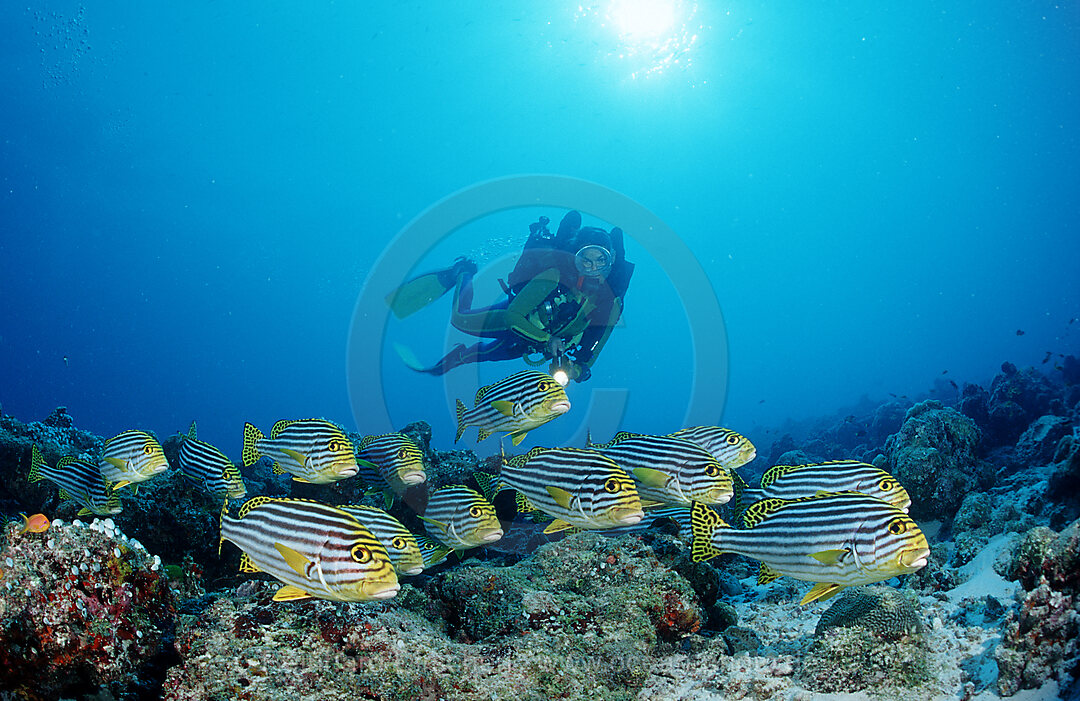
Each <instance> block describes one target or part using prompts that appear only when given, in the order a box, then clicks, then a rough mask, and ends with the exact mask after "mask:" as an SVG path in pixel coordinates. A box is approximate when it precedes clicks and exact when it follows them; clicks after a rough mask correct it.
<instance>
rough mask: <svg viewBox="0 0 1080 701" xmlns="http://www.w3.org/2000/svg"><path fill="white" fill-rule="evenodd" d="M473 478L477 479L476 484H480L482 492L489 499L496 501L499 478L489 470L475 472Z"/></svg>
mask: <svg viewBox="0 0 1080 701" xmlns="http://www.w3.org/2000/svg"><path fill="white" fill-rule="evenodd" d="M473 479H474V480H476V484H478V485H479V486H480V493H481V494H483V495H484V498H485V499H487V500H488V501H494V500H495V494H496V493H497V492H496V485H497V484H498V478H496V477H495V475H492V474H488V473H487V472H474V473H473Z"/></svg>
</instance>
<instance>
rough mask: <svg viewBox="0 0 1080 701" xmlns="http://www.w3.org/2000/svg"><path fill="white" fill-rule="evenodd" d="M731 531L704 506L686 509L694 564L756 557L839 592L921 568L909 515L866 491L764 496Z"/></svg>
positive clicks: (923, 551) (921, 545)
mask: <svg viewBox="0 0 1080 701" xmlns="http://www.w3.org/2000/svg"><path fill="white" fill-rule="evenodd" d="M745 518H746V521H747V525H748V527H749V528H748V529H747V530H736V529H734V528H731V527H730V526H728V525H727V524H725V523H724V522H723V521H722V520H721V519H720V517H719V515H718V514H717V513H716V512H715V511H713V510H712V509H708V508H707V507H705V506H704V505H701V504H695V505H694V506H693V507H692V509H691V523H692V530H693V543H692V545H691V553H692V556H693V558H694V560H695V561H700V560H704V559H708V558H709V557H712V556H714V555H718V554H720V553H725V552H728V553H736V554H738V555H745V556H747V557H752V558H754V559H757V560H760V561H761V562H762V563H764V564H765V565H767V566H768V568H769V569H771V570H772V571H774V572H775V573H777V574H782V575H787V576H789V577H794V578H795V579H801V580H804V581H808V582H827V583H830V584H833V585H836V586H838V587H847V586H852V585H856V584H870V583H873V582H880V581H882V580H885V579H888V578H890V577H895V576H897V575H900V574H909V573H911V572H914V571H916V570H918V569H919V568H920V567H922V566H923V565H925V564H926V558H927V556H928V555H929V552H930V551H929V547H928V546H927V543H926V537H925V536H924V535H923V534H922V531H920V530H919V527H918V526H917V525H916V524H915V522H914V521H912V520H911V519H910V518H909V517H908V516H907V514H905V513H904V512H903V511H901V510H900V509H898V508H896V507H895V506H893V505H891V504H887V503H885V502H883V501H881V500H880V499H876V498H874V497H871V496H867V495H865V494H858V493H854V492H846V493H842V494H822V495H819V496H814V497H807V498H805V499H797V500H793V501H785V500H781V499H766V500H764V501H760V502H758V503H756V504H754V505H753V506H751V507H750V508H749V509H747V513H746V515H745Z"/></svg>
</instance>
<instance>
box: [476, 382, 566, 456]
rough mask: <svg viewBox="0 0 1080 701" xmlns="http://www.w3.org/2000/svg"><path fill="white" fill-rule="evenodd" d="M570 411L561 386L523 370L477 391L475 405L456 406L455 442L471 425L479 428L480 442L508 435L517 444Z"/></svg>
mask: <svg viewBox="0 0 1080 701" xmlns="http://www.w3.org/2000/svg"><path fill="white" fill-rule="evenodd" d="M569 410H570V400H569V399H568V398H567V396H566V391H565V390H563V388H562V385H560V384H559V383H558V382H556V381H555V378H553V377H552V376H551V375H549V374H547V373H546V372H540V371H539V370H523V371H521V372H517V373H514V374H513V375H510V376H509V377H506V378H503V379H502V380H499V381H498V382H495V383H493V384H490V385H487V386H486V387H481V388H480V389H479V390H477V392H476V397H475V400H474V406H473V408H472V409H466V407H465V404H464V403H463V402H462V401H461V400H458V403H457V424H458V431H457V437H456V438H455V439H454V442H455V443H456V442H457V441H458V440H459V439H460V438H461V436H462V434H463V433H464V432H465V428H466V427H468V426H476V427H478V428H479V433H478V434H477V440H481V441H482V440H484V439H485V438H487V437H488V436H490V435H491V434H492V433H496V432H498V433H509V434H510V435H511V437H512V439H513V443H514V445H517V444H519V443H520V442H521V440H522V439H523V438H524V436H525V434H526V433H528V432H529V431H531V430H533V429H534V428H536V427H537V426H541V425H543V424H545V423H547V422H548V421H551V420H552V419H554V418H555V417H556V416H560V415H562V414H565V413H566V412H568V411H569Z"/></svg>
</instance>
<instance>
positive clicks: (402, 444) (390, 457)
mask: <svg viewBox="0 0 1080 701" xmlns="http://www.w3.org/2000/svg"><path fill="white" fill-rule="evenodd" d="M357 457H358V458H359V460H357V462H358V463H360V464H361V467H360V473H359V475H360V478H361V479H363V480H364V483H365V484H367V485H369V486H371V487H374V488H376V489H379V490H382V491H389V492H391V493H392V494H396V495H398V496H400V495H402V494H403V493H404V492H405V490H406V489H408V488H409V487H412V486H413V485H417V484H421V483H423V482H426V481H427V472H426V471H425V470H424V453H423V452H422V451H421V450H420V447H419V446H418V445H416V443H414V442H413V440H412V439H411V438H409V437H408V436H406V435H405V434H404V433H384V434H382V435H378V436H364V439H363V440H362V441H360V445H359V447H358V450H357ZM365 462H366V463H369V464H372V465H374V466H375V467H374V468H367V467H365V466H364V463H365Z"/></svg>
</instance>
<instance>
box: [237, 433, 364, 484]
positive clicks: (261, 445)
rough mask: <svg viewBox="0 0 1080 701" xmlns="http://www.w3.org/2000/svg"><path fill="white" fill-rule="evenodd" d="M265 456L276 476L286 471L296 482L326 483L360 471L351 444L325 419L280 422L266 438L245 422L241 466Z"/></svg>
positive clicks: (253, 462)
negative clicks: (271, 463)
mask: <svg viewBox="0 0 1080 701" xmlns="http://www.w3.org/2000/svg"><path fill="white" fill-rule="evenodd" d="M264 455H265V456H267V457H269V458H270V459H272V460H273V461H274V472H275V473H276V474H279V475H280V474H284V473H286V472H288V473H289V474H291V475H292V476H293V479H294V480H296V481H297V482H310V483H312V484H329V483H331V482H336V481H337V480H342V479H346V478H348V477H352V476H353V475H355V474H356V472H357V470H358V469H359V468H358V465H357V461H356V455H355V454H354V453H353V444H352V441H350V440H349V438H348V437H347V436H346V435H345V432H344V431H342V430H341V429H340V428H339V427H338V426H337V425H335V424H333V423H331V422H329V421H327V420H326V419H299V420H296V421H287V420H285V419H282V420H281V421H278V422H277V423H276V424H274V427H273V428H271V429H270V437H269V438H267V437H266V436H264V435H263V433H262V431H260V430H259V429H257V428H255V427H254V426H252V425H251V424H249V423H245V424H244V449H243V452H242V453H241V457H242V459H243V461H244V467H250V466H251V465H254V464H255V463H256V462H258V461H259V459H260V458H261V457H263V456H264Z"/></svg>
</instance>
